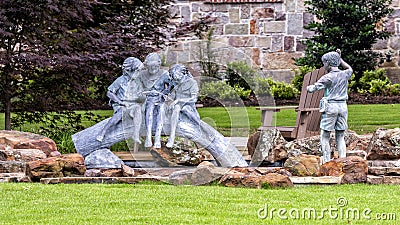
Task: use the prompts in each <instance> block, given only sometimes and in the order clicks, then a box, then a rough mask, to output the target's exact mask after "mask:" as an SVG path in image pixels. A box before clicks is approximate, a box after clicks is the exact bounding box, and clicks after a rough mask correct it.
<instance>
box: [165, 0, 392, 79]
mask: <svg viewBox="0 0 400 225" xmlns="http://www.w3.org/2000/svg"><path fill="white" fill-rule="evenodd" d="M392 7H393V8H394V9H395V10H394V12H393V14H392V15H390V16H389V18H388V22H387V24H385V25H386V27H387V28H388V29H389V31H392V32H393V33H394V36H393V37H391V38H390V39H389V40H382V41H379V42H378V43H377V44H376V45H375V49H376V50H377V51H381V52H382V53H386V52H388V51H390V52H391V54H392V61H391V62H384V63H383V64H382V65H381V66H382V67H389V68H390V70H389V71H390V73H389V75H390V76H391V77H393V79H392V80H396V81H398V80H400V79H399V78H398V77H399V76H400V72H399V71H400V70H399V65H400V62H399V50H400V40H399V39H400V0H393V3H392ZM171 13H172V14H173V15H176V16H177V20H180V21H182V22H185V21H191V20H196V19H197V18H199V15H206V14H211V15H212V16H215V17H216V20H215V21H214V22H213V24H212V27H213V28H214V33H213V38H212V41H214V42H218V43H219V46H220V47H221V46H224V48H232V49H231V50H230V51H229V52H230V53H229V54H227V55H226V57H225V58H224V59H220V61H223V63H225V62H229V61H233V60H237V59H242V60H246V61H248V62H249V63H251V65H253V67H255V68H258V69H260V70H261V71H263V72H264V73H265V74H266V75H267V76H272V77H273V78H274V79H276V80H284V81H286V82H290V81H291V79H292V78H293V76H294V72H293V69H295V68H296V66H295V65H294V61H293V58H298V57H301V56H303V52H304V46H303V45H302V44H301V43H300V41H301V40H302V39H304V38H306V37H310V36H311V35H313V33H311V32H310V31H307V30H305V29H303V27H304V25H306V24H308V23H309V22H311V21H312V20H313V19H314V17H313V15H311V14H310V13H307V12H305V7H304V0H203V1H199V0H197V1H193V0H176V3H175V4H174V5H173V6H172V7H171ZM194 39H196V38H194V37H186V38H185V39H182V40H181V44H178V45H177V46H175V47H173V48H170V49H169V50H168V54H167V60H168V62H169V63H178V62H180V63H186V62H187V61H195V60H196V59H195V58H196V57H194V56H193V52H198V51H199V49H196V50H194V49H193V48H190V47H189V46H191V45H190V44H188V43H189V42H193V40H194ZM192 46H193V45H192ZM188 52H191V53H188ZM235 52H236V53H238V54H239V55H240V56H237V57H235V55H236V53H235ZM243 53H244V54H245V55H246V57H245V58H244V59H243V58H242V57H243V56H242V55H243ZM221 63H222V62H221Z"/></svg>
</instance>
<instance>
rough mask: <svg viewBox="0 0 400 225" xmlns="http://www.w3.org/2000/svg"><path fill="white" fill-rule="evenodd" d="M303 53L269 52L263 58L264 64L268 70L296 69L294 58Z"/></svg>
mask: <svg viewBox="0 0 400 225" xmlns="http://www.w3.org/2000/svg"><path fill="white" fill-rule="evenodd" d="M301 56H302V53H297V52H294V53H280V52H275V53H269V54H268V55H267V56H266V57H264V58H263V59H262V60H263V61H262V64H263V65H265V66H266V68H265V69H268V70H278V69H296V68H297V67H296V65H295V64H294V60H293V58H299V57H301Z"/></svg>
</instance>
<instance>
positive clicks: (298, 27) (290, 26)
mask: <svg viewBox="0 0 400 225" xmlns="http://www.w3.org/2000/svg"><path fill="white" fill-rule="evenodd" d="M287 34H288V35H302V34H303V15H302V14H299V13H296V14H288V21H287Z"/></svg>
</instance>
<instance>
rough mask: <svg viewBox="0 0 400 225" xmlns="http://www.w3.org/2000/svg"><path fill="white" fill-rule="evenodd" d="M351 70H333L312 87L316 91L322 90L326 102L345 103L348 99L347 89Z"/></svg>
mask: <svg viewBox="0 0 400 225" xmlns="http://www.w3.org/2000/svg"><path fill="white" fill-rule="evenodd" d="M352 72H353V71H352V70H350V69H347V70H339V69H334V70H332V71H331V72H329V73H328V74H325V75H324V76H322V77H321V78H320V79H319V80H318V81H317V82H316V83H315V84H314V85H315V87H316V89H317V90H321V89H324V90H325V92H324V97H326V98H327V100H328V101H345V100H347V99H348V95H347V88H348V85H349V79H350V78H351V75H352Z"/></svg>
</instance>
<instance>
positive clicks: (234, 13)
mask: <svg viewBox="0 0 400 225" xmlns="http://www.w3.org/2000/svg"><path fill="white" fill-rule="evenodd" d="M229 22H230V23H240V15H239V8H237V7H235V8H230V9H229Z"/></svg>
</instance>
